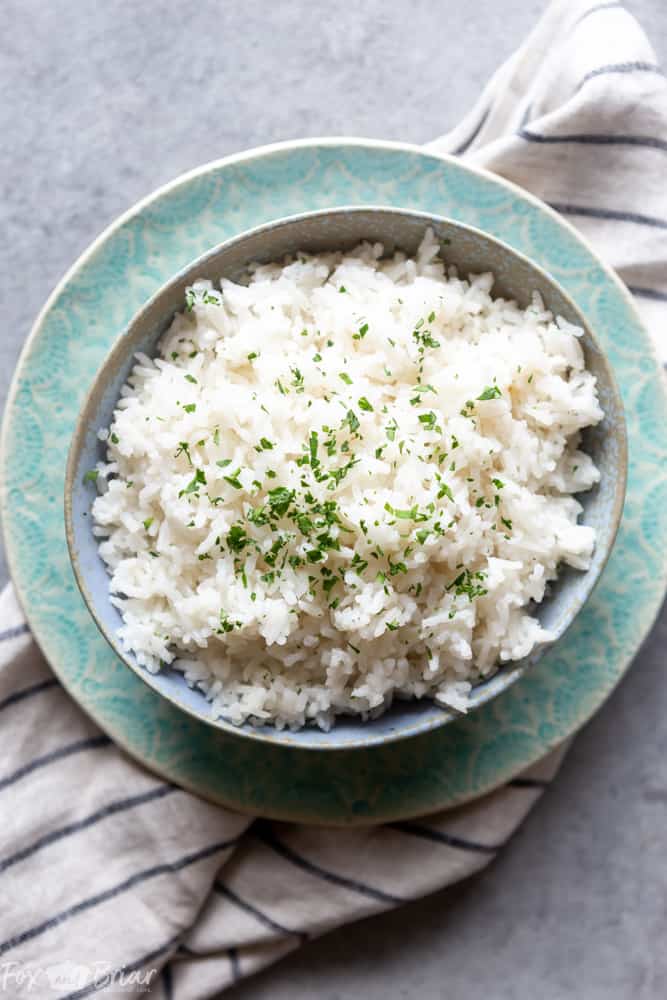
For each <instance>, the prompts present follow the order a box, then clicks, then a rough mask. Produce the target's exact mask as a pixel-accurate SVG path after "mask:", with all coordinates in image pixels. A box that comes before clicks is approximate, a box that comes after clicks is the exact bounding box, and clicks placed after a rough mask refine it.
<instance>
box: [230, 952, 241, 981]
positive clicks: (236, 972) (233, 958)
mask: <svg viewBox="0 0 667 1000" xmlns="http://www.w3.org/2000/svg"><path fill="white" fill-rule="evenodd" d="M227 957H228V958H229V966H230V971H231V974H232V982H233V983H238V981H239V979H240V978H241V963H240V962H239V953H238V951H237V949H236V948H228V949H227Z"/></svg>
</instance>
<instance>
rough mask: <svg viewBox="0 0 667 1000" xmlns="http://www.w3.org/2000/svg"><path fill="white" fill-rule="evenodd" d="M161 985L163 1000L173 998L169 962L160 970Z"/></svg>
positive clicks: (172, 982) (172, 983) (171, 999)
mask: <svg viewBox="0 0 667 1000" xmlns="http://www.w3.org/2000/svg"><path fill="white" fill-rule="evenodd" d="M162 985H163V986H164V995H165V1000H173V998H174V980H173V976H172V974H171V966H170V964H169V962H167V964H166V965H165V967H164V969H163V970H162Z"/></svg>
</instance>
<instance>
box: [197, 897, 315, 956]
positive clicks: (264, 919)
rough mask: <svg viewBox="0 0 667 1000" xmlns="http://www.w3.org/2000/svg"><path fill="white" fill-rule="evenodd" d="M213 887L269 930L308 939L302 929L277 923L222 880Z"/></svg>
mask: <svg viewBox="0 0 667 1000" xmlns="http://www.w3.org/2000/svg"><path fill="white" fill-rule="evenodd" d="M213 888H214V889H215V891H216V892H217V893H219V895H221V896H224V897H225V899H229V900H230V901H231V902H232V903H234V904H235V905H236V906H238V908H239V909H240V910H244V911H245V913H249V914H250V915H251V916H253V917H254V918H255V920H257V921H259V923H260V924H263V925H264V926H265V927H268V928H269V930H272V931H278V933H280V934H287V935H288V936H290V937H295V938H298V939H299V941H301V942H304V941H307V940H308V935H307V934H304V932H303V931H293V930H292V929H291V928H289V927H285V925H284V924H279V923H278V921H277V920H274V919H273V917H270V916H268V914H266V913H263V912H262V911H261V910H258V909H257V907H256V906H254V905H253V904H252V903H249V902H248V901H247V900H246V899H241V897H240V896H237V895H236V893H235V892H232V890H231V889H230V888H229V886H226V885H224V884H223V883H222V882H215V883H214V885H213Z"/></svg>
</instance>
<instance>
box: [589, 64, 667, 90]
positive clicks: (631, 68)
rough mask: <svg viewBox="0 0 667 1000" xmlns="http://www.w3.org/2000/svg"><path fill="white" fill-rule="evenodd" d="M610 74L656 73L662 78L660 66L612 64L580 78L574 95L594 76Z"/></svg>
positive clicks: (593, 70)
mask: <svg viewBox="0 0 667 1000" xmlns="http://www.w3.org/2000/svg"><path fill="white" fill-rule="evenodd" d="M612 73H657V75H658V76H664V75H665V74H664V73H663V71H662V69H661V68H660V66H657V65H656V64H655V63H647V62H626V63H612V64H610V65H609V66H598V68H597V69H592V70H591V71H590V72H589V73H586V75H585V76H582V78H581V80H580V81H579V83H578V84H577V86H576V88H575V91H574V93H575V94H578V93H579V91H580V90H581V88H582V87H583V86H584V84H585V83H588V81H589V80H593V79H594V78H595V77H596V76H607V75H610V74H612Z"/></svg>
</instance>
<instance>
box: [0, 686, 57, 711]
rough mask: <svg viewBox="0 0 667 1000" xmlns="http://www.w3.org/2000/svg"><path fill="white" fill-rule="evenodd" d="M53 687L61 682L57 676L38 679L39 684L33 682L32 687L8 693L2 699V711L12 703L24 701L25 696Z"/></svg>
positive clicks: (0, 706)
mask: <svg viewBox="0 0 667 1000" xmlns="http://www.w3.org/2000/svg"><path fill="white" fill-rule="evenodd" d="M52 687H59V683H58V681H57V680H56V679H55V677H49V678H48V679H47V680H45V681H38V683H37V684H31V686H30V687H25V688H21V689H20V690H19V691H14V693H13V694H9V695H7V697H6V698H4V699H3V701H0V712H2V710H3V708H9V706H10V705H16V703H17V702H19V701H24V699H25V698H31V697H32V696H33V695H34V694H39V693H40V692H41V691H47V690H48V689H49V688H52Z"/></svg>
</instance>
